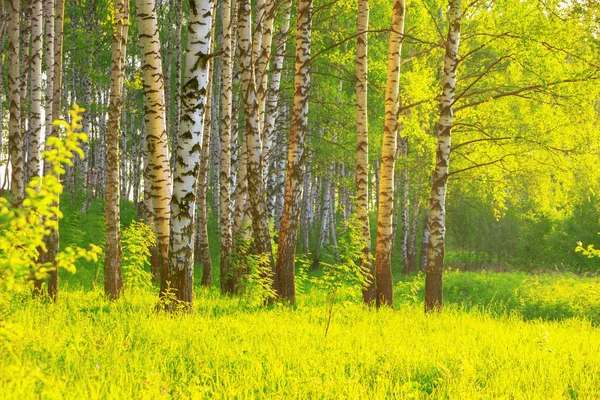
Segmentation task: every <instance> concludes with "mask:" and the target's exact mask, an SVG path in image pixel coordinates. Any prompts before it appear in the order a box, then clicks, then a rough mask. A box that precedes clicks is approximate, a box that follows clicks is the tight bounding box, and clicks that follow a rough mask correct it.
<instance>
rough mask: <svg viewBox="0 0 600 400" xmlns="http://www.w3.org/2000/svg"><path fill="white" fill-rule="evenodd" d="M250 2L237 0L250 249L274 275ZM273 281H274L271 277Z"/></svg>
mask: <svg viewBox="0 0 600 400" xmlns="http://www.w3.org/2000/svg"><path fill="white" fill-rule="evenodd" d="M250 15H251V13H250V1H249V0H247V1H244V0H240V8H239V11H238V24H239V25H238V28H239V30H238V46H239V51H240V63H241V68H242V87H243V96H244V122H245V126H244V131H245V137H244V140H245V141H246V147H247V149H246V150H247V155H248V161H247V169H248V171H247V174H248V199H249V203H250V208H249V212H250V218H251V220H252V230H253V232H254V235H253V236H254V243H253V248H254V250H255V251H256V252H257V254H259V255H266V257H267V259H268V260H269V264H270V266H271V269H272V270H273V275H275V264H274V261H273V253H272V247H271V234H270V232H269V220H268V215H267V198H266V194H265V185H264V180H263V168H262V162H263V160H262V140H261V136H260V132H261V129H260V109H259V103H258V99H257V97H256V86H255V83H254V81H255V74H254V68H253V65H252V53H251V42H250V41H251V38H252V36H251V30H252V23H251V20H250ZM274 280H276V277H275V276H274Z"/></svg>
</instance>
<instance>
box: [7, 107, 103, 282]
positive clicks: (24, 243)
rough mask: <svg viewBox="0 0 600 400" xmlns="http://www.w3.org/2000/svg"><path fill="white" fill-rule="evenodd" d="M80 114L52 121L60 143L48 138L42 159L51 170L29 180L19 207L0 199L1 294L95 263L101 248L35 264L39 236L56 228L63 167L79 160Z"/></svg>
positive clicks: (76, 250)
mask: <svg viewBox="0 0 600 400" xmlns="http://www.w3.org/2000/svg"><path fill="white" fill-rule="evenodd" d="M82 112H83V109H81V108H79V107H78V106H77V105H75V106H74V107H73V109H72V110H70V111H69V114H70V115H71V119H72V122H71V124H68V123H67V122H64V121H54V125H55V126H58V127H60V128H62V129H63V130H64V135H63V138H62V139H61V138H57V137H50V138H48V140H47V141H46V147H47V148H48V150H46V151H44V152H43V154H42V155H43V158H44V159H45V161H46V162H47V163H48V164H49V165H50V169H49V171H48V173H47V174H46V175H45V176H44V177H43V178H42V179H39V178H34V179H32V181H31V182H30V184H29V185H28V187H27V188H26V192H27V196H26V198H25V200H24V201H23V206H22V207H21V208H14V207H11V205H10V204H9V202H8V200H6V199H4V198H0V289H1V291H14V290H18V289H20V288H22V287H24V286H26V284H27V282H28V279H29V278H31V277H32V276H33V277H35V278H36V279H43V278H44V277H45V276H46V274H47V273H48V272H49V271H52V270H57V269H65V270H68V271H70V272H75V262H76V261H77V260H78V259H80V258H82V259H85V260H88V261H92V260H93V261H97V258H98V254H99V253H100V248H98V247H97V246H94V245H90V249H89V250H84V249H81V248H79V247H76V246H70V247H67V248H64V249H62V250H61V251H60V252H59V253H58V255H57V256H56V259H55V260H54V262H53V263H40V262H39V261H38V256H39V253H40V250H42V251H45V250H46V248H45V244H44V241H43V239H44V236H45V235H47V234H49V233H50V231H51V230H52V229H58V220H59V219H60V218H62V213H61V211H60V209H59V207H58V202H59V196H60V194H61V193H62V190H63V186H62V184H61V183H60V176H61V175H63V174H64V173H65V170H64V168H63V166H64V165H71V166H72V165H73V163H72V161H71V159H72V158H73V156H74V153H76V154H78V155H79V156H80V157H83V152H82V150H81V149H80V148H79V142H80V141H85V140H87V137H86V135H85V134H83V133H80V132H78V131H79V129H81V125H80V124H79V123H80V121H81V119H82V117H81V116H80V114H81V113H82Z"/></svg>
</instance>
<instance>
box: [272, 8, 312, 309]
mask: <svg viewBox="0 0 600 400" xmlns="http://www.w3.org/2000/svg"><path fill="white" fill-rule="evenodd" d="M312 8H313V3H312V0H299V3H298V19H297V25H296V65H295V77H294V109H293V112H292V126H291V128H290V138H289V144H288V157H287V159H288V165H287V181H286V184H285V198H284V205H283V213H282V216H281V226H280V228H279V248H278V251H277V267H276V268H277V269H276V271H277V281H278V286H279V287H278V288H277V289H278V294H279V296H281V297H283V298H285V299H286V300H288V301H289V302H290V303H292V304H294V303H295V302H296V285H295V274H294V257H295V254H296V238H297V235H298V219H299V217H300V200H301V198H302V177H303V173H302V164H303V162H304V141H305V140H306V136H307V135H308V93H309V90H310V45H311V36H312Z"/></svg>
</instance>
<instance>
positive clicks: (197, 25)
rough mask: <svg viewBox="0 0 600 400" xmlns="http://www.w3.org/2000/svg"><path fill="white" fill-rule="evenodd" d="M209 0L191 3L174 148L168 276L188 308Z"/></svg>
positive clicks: (206, 79)
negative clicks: (179, 120)
mask: <svg viewBox="0 0 600 400" xmlns="http://www.w3.org/2000/svg"><path fill="white" fill-rule="evenodd" d="M212 13H213V2H212V0H194V1H191V2H190V14H189V22H188V41H187V49H186V67H185V74H184V84H183V90H182V96H181V105H182V118H181V125H180V132H179V135H178V139H177V148H176V149H175V170H174V172H173V197H172V198H171V238H170V242H169V279H170V281H171V287H172V288H173V289H174V290H175V293H176V295H177V299H178V300H180V301H183V302H185V303H187V304H188V306H189V307H190V309H191V307H192V305H193V304H192V303H193V289H194V215H195V212H196V210H195V208H196V180H197V177H198V169H199V168H200V155H201V151H202V135H203V128H204V109H205V107H206V93H207V90H208V85H209V71H210V68H209V53H210V42H211V21H212Z"/></svg>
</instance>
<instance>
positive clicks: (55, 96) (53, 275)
mask: <svg viewBox="0 0 600 400" xmlns="http://www.w3.org/2000/svg"><path fill="white" fill-rule="evenodd" d="M48 12H49V14H47V16H46V18H50V17H51V16H52V14H53V20H54V21H53V22H54V26H53V27H54V33H53V37H54V44H53V46H52V47H53V50H54V53H53V61H54V64H53V67H52V101H51V104H52V113H51V115H52V118H53V119H59V118H60V111H61V99H62V87H63V85H62V83H63V82H62V81H63V64H62V59H63V34H64V31H63V28H64V24H63V22H64V16H65V2H64V0H57V1H56V2H55V9H54V10H53V13H52V12H51V11H50V10H48ZM47 22H48V20H46V29H48V23H47ZM46 37H47V38H48V36H46ZM46 122H48V121H46ZM46 127H48V125H46ZM50 127H51V129H50V131H46V139H48V137H58V135H59V131H58V127H56V126H53V125H52V121H50ZM50 168H51V166H50V164H49V163H47V162H44V175H46V174H47V173H49V172H50ZM55 206H56V207H58V204H55ZM49 231H50V232H49V233H47V234H46V236H44V245H45V246H46V251H42V252H41V253H40V256H39V259H40V262H44V263H49V264H51V265H54V263H55V259H56V255H57V254H58V246H59V235H58V228H51V229H49ZM48 294H49V295H50V297H51V298H53V299H54V300H56V298H57V297H58V271H56V269H54V270H51V271H50V272H49V274H48Z"/></svg>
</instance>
